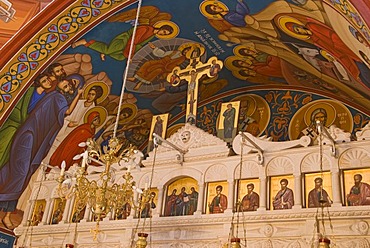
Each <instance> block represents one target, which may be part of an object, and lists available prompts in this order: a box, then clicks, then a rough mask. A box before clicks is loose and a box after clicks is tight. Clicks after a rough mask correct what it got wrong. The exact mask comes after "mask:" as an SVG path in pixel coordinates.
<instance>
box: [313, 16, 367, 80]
mask: <svg viewBox="0 0 370 248" xmlns="http://www.w3.org/2000/svg"><path fill="white" fill-rule="evenodd" d="M306 27H307V28H308V29H309V30H310V31H311V32H312V36H311V37H310V40H311V41H312V42H313V44H315V45H316V46H318V47H320V48H321V49H323V50H325V51H327V52H328V53H330V54H331V55H333V56H334V57H335V58H336V59H337V60H338V61H339V62H340V63H341V64H342V65H343V66H344V67H345V68H346V69H347V70H348V71H349V72H350V73H351V75H352V76H353V77H354V78H358V76H359V74H360V71H359V69H358V67H357V65H356V63H355V61H360V59H359V58H358V57H357V56H356V54H354V53H353V52H352V50H351V49H349V48H348V47H347V45H346V44H344V42H343V41H342V40H341V39H340V37H339V36H338V35H337V34H336V33H335V31H334V30H332V29H331V28H329V27H328V26H326V25H325V24H322V23H320V22H318V21H316V20H313V19H310V18H308V22H307V24H306Z"/></svg>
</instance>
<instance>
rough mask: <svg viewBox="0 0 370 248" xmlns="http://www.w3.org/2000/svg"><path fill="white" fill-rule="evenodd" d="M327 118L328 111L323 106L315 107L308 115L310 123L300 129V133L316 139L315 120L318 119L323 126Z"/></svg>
mask: <svg viewBox="0 0 370 248" xmlns="http://www.w3.org/2000/svg"><path fill="white" fill-rule="evenodd" d="M327 120H328V113H327V112H326V110H325V109H324V108H317V109H315V110H314V111H313V112H312V114H311V116H310V125H309V126H308V127H306V128H305V129H303V130H302V132H301V135H300V136H303V135H306V136H309V137H311V138H312V140H316V137H317V135H318V133H317V127H316V126H317V124H316V122H317V121H320V123H321V124H322V125H323V126H326V122H327Z"/></svg>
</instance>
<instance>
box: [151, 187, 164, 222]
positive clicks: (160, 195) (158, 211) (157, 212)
mask: <svg viewBox="0 0 370 248" xmlns="http://www.w3.org/2000/svg"><path fill="white" fill-rule="evenodd" d="M157 199H158V202H157V207H156V208H155V209H153V212H152V216H153V217H154V216H155V217H159V216H160V215H161V209H163V205H164V203H163V186H161V187H159V188H158V198H157Z"/></svg>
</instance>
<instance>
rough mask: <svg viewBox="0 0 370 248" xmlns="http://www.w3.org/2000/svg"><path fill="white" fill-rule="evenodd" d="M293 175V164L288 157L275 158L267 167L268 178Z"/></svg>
mask: <svg viewBox="0 0 370 248" xmlns="http://www.w3.org/2000/svg"><path fill="white" fill-rule="evenodd" d="M284 174H293V162H292V161H291V160H290V159H289V158H287V157H277V158H273V159H272V160H271V161H270V162H269V163H268V164H267V167H266V175H267V176H278V175H284Z"/></svg>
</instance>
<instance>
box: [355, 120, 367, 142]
mask: <svg viewBox="0 0 370 248" xmlns="http://www.w3.org/2000/svg"><path fill="white" fill-rule="evenodd" d="M356 137H357V140H370V122H368V123H367V124H366V126H364V127H363V128H362V129H361V130H360V131H358V132H356Z"/></svg>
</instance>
